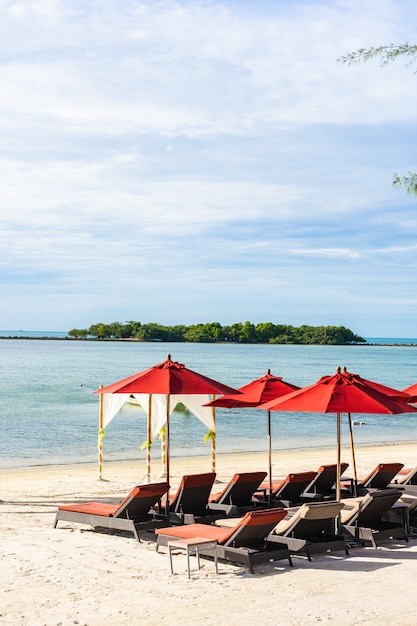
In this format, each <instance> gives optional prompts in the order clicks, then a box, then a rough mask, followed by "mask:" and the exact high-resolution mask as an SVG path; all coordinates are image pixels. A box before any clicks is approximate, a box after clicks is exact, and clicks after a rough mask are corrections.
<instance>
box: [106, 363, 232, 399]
mask: <svg viewBox="0 0 417 626" xmlns="http://www.w3.org/2000/svg"><path fill="white" fill-rule="evenodd" d="M94 393H148V394H164V395H169V394H226V393H227V394H231V393H233V394H237V393H239V392H238V391H237V389H233V387H229V386H227V385H223V383H220V382H218V381H216V380H213V379H212V378H208V377H207V376H204V375H203V374H199V373H197V372H194V371H193V370H190V369H188V368H187V367H186V366H185V365H183V364H182V363H177V362H176V361H172V360H171V355H170V354H169V355H168V356H167V359H166V360H165V361H164V362H163V363H158V364H157V365H154V366H152V367H150V368H148V369H146V370H144V371H142V372H138V373H137V374H133V376H129V377H127V378H123V379H122V380H119V381H117V382H115V383H113V384H111V385H108V386H107V387H102V388H101V389H97V390H96V391H95V392H94Z"/></svg>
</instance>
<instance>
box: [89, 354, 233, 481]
mask: <svg viewBox="0 0 417 626" xmlns="http://www.w3.org/2000/svg"><path fill="white" fill-rule="evenodd" d="M94 393H98V394H104V393H123V394H135V393H136V394H139V393H142V394H149V396H151V395H152V394H160V395H165V396H166V400H167V412H166V429H167V431H166V439H167V454H166V480H167V482H169V415H170V412H171V411H170V396H171V395H178V394H181V395H188V394H193V395H197V394H220V393H221V394H224V393H235V394H236V393H238V392H237V390H236V389H233V388H232V387H228V386H227V385H223V384H222V383H219V382H217V381H215V380H213V379H211V378H208V377H207V376H203V375H202V374H198V373H197V372H194V371H193V370H190V369H188V368H187V367H186V366H185V365H183V364H182V363H177V362H175V361H172V360H171V355H170V354H169V355H168V356H167V359H166V361H164V362H163V363H158V364H157V365H154V366H153V367H150V368H148V369H146V370H144V371H143V372H138V373H137V374H134V375H133V376H129V377H128V378H123V379H122V380H119V381H118V382H115V383H113V384H111V385H108V386H107V387H102V388H100V389H97V391H95V392H94ZM149 406H151V403H149ZM150 422H151V415H150V410H149V413H148V435H149V432H150ZM100 428H102V426H100ZM149 439H150V437H149V438H148V441H149ZM212 454H213V459H214V455H215V440H214V438H213V439H212ZM148 455H150V448H149V446H148ZM148 460H150V456H148ZM213 462H214V461H213Z"/></svg>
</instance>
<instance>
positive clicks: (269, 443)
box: [267, 411, 272, 506]
mask: <svg viewBox="0 0 417 626" xmlns="http://www.w3.org/2000/svg"><path fill="white" fill-rule="evenodd" d="M267 422H268V433H267V437H268V476H269V493H268V504H269V506H272V449H271V411H268V420H267Z"/></svg>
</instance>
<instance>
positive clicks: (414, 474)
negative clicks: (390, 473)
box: [394, 465, 417, 485]
mask: <svg viewBox="0 0 417 626" xmlns="http://www.w3.org/2000/svg"><path fill="white" fill-rule="evenodd" d="M394 482H395V483H397V484H398V485H417V465H416V467H413V468H412V469H406V470H405V469H402V470H400V471H399V472H398V475H397V476H396V477H395V481H394Z"/></svg>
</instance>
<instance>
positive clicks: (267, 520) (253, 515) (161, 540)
mask: <svg viewBox="0 0 417 626" xmlns="http://www.w3.org/2000/svg"><path fill="white" fill-rule="evenodd" d="M286 513H287V512H286V510H285V509H268V510H262V511H248V512H247V513H246V514H245V516H244V517H243V518H242V519H241V520H239V522H238V523H237V525H236V526H235V527H234V528H219V527H218V526H214V525H209V524H190V525H188V526H175V527H170V528H157V529H156V530H155V534H156V536H157V542H156V550H157V551H158V549H159V547H160V546H167V545H168V542H169V541H170V540H172V539H173V538H175V539H189V538H193V537H202V538H206V539H210V540H213V541H217V542H218V545H217V556H218V558H219V559H223V560H224V561H230V562H233V563H239V564H241V565H244V566H245V567H248V569H249V571H250V572H251V573H252V574H253V573H254V566H255V565H259V564H261V563H267V562H269V561H279V560H282V559H288V562H289V564H290V565H292V560H291V555H290V553H289V550H288V548H287V547H286V546H283V545H279V544H275V543H269V542H268V541H267V539H266V538H267V537H268V535H269V534H270V533H271V531H272V529H273V528H274V527H275V526H276V524H278V522H279V521H280V520H281V519H283V518H284V517H285V515H286ZM201 554H204V549H202V551H201Z"/></svg>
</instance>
